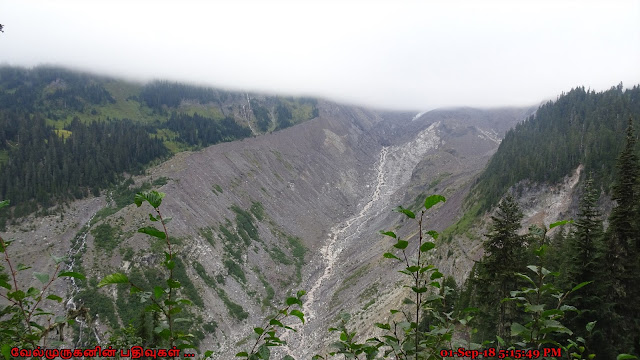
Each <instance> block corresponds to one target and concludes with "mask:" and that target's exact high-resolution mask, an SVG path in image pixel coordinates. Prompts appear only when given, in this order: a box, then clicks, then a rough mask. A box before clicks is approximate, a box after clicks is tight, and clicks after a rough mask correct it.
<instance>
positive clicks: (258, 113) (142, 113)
mask: <svg viewBox="0 0 640 360" xmlns="http://www.w3.org/2000/svg"><path fill="white" fill-rule="evenodd" d="M316 103H317V101H316V100H313V99H294V98H281V97H270V96H254V95H253V94H247V93H244V94H241V93H234V92H228V91H222V90H216V89H211V88H204V87H195V86H190V85H184V84H177V83H170V82H166V81H156V82H152V83H148V84H145V85H139V84H134V83H127V82H124V81H121V80H116V79H111V78H105V77H100V76H95V75H90V74H83V73H77V72H73V71H69V70H66V69H61V68H52V67H37V68H33V69H23V68H16V67H6V66H5V67H0V173H2V175H3V176H2V179H1V180H0V198H2V199H9V200H11V203H12V205H14V209H13V212H11V213H9V215H12V216H14V217H21V216H24V215H26V214H28V213H31V212H33V211H35V210H37V209H38V208H43V209H46V208H48V207H50V206H51V205H54V204H56V203H58V202H60V201H67V200H71V199H79V198H82V197H85V196H87V194H88V193H89V192H92V193H93V194H94V195H97V194H99V192H100V190H101V189H104V188H106V187H107V186H109V185H113V184H115V183H117V182H118V181H121V180H122V178H123V174H124V173H129V174H131V173H133V174H135V173H139V172H140V171H141V170H142V169H143V168H144V167H145V166H147V165H148V164H150V163H152V162H154V161H156V162H157V161H160V160H162V159H166V158H167V157H168V156H169V155H170V154H172V153H176V152H179V151H182V150H193V149H198V148H202V147H205V146H209V145H212V144H216V143H220V142H226V141H233V140H236V139H242V138H246V137H249V136H252V135H258V134H262V133H266V132H270V131H274V130H280V129H284V128H287V127H289V126H291V125H294V124H297V123H300V122H302V121H305V120H308V119H311V118H313V117H315V116H317V114H318V112H317V108H316V107H315V106H316ZM5 217H6V215H5ZM3 219H4V217H3ZM4 221H6V220H0V222H2V223H0V226H2V224H3V223H4Z"/></svg>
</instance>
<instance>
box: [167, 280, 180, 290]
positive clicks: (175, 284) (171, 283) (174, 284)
mask: <svg viewBox="0 0 640 360" xmlns="http://www.w3.org/2000/svg"><path fill="white" fill-rule="evenodd" d="M167 285H168V286H169V287H170V288H171V289H178V288H179V287H181V286H182V285H181V284H180V282H179V281H176V280H173V279H167Z"/></svg>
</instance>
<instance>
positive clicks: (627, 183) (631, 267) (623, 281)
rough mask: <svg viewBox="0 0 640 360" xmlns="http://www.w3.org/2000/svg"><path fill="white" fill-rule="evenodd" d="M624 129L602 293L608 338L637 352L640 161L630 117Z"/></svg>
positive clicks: (639, 330)
mask: <svg viewBox="0 0 640 360" xmlns="http://www.w3.org/2000/svg"><path fill="white" fill-rule="evenodd" d="M626 133H627V136H626V141H625V146H624V149H623V150H622V152H621V154H620V157H619V158H618V163H617V166H616V167H617V168H618V174H617V178H616V180H615V182H614V185H613V193H612V197H611V198H612V200H614V201H615V203H616V206H615V207H614V208H613V210H612V211H611V215H610V216H609V223H610V225H609V229H608V230H607V234H606V236H605V239H606V250H605V261H606V264H607V273H606V276H607V278H608V279H607V280H606V282H605V284H604V285H605V289H604V293H603V294H602V295H603V297H605V298H606V299H607V300H608V302H609V303H612V304H615V307H614V314H613V315H612V316H611V317H610V318H611V324H612V326H611V327H610V328H609V329H608V331H607V332H608V334H607V337H608V339H607V342H610V343H612V344H615V345H616V348H615V350H616V351H617V352H621V353H635V354H636V355H637V354H640V301H638V299H639V297H640V276H639V275H638V274H640V259H639V257H638V255H639V254H640V234H638V230H639V229H638V215H639V214H638V208H639V204H638V203H639V201H640V194H639V193H638V191H639V190H638V180H639V179H640V165H639V163H638V156H637V154H636V152H635V143H636V138H635V133H634V130H633V121H632V119H631V118H630V119H629V123H628V126H627V131H626Z"/></svg>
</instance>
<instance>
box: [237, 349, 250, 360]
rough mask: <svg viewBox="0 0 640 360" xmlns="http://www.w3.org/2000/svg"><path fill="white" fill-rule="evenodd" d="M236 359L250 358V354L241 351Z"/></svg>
mask: <svg viewBox="0 0 640 360" xmlns="http://www.w3.org/2000/svg"><path fill="white" fill-rule="evenodd" d="M236 357H246V358H248V357H249V354H248V353H247V352H246V351H241V352H239V353H237V354H236Z"/></svg>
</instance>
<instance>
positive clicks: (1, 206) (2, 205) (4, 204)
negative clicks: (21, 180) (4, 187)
mask: <svg viewBox="0 0 640 360" xmlns="http://www.w3.org/2000/svg"><path fill="white" fill-rule="evenodd" d="M5 206H9V200H3V201H0V209H2V208H3V207H5Z"/></svg>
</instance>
